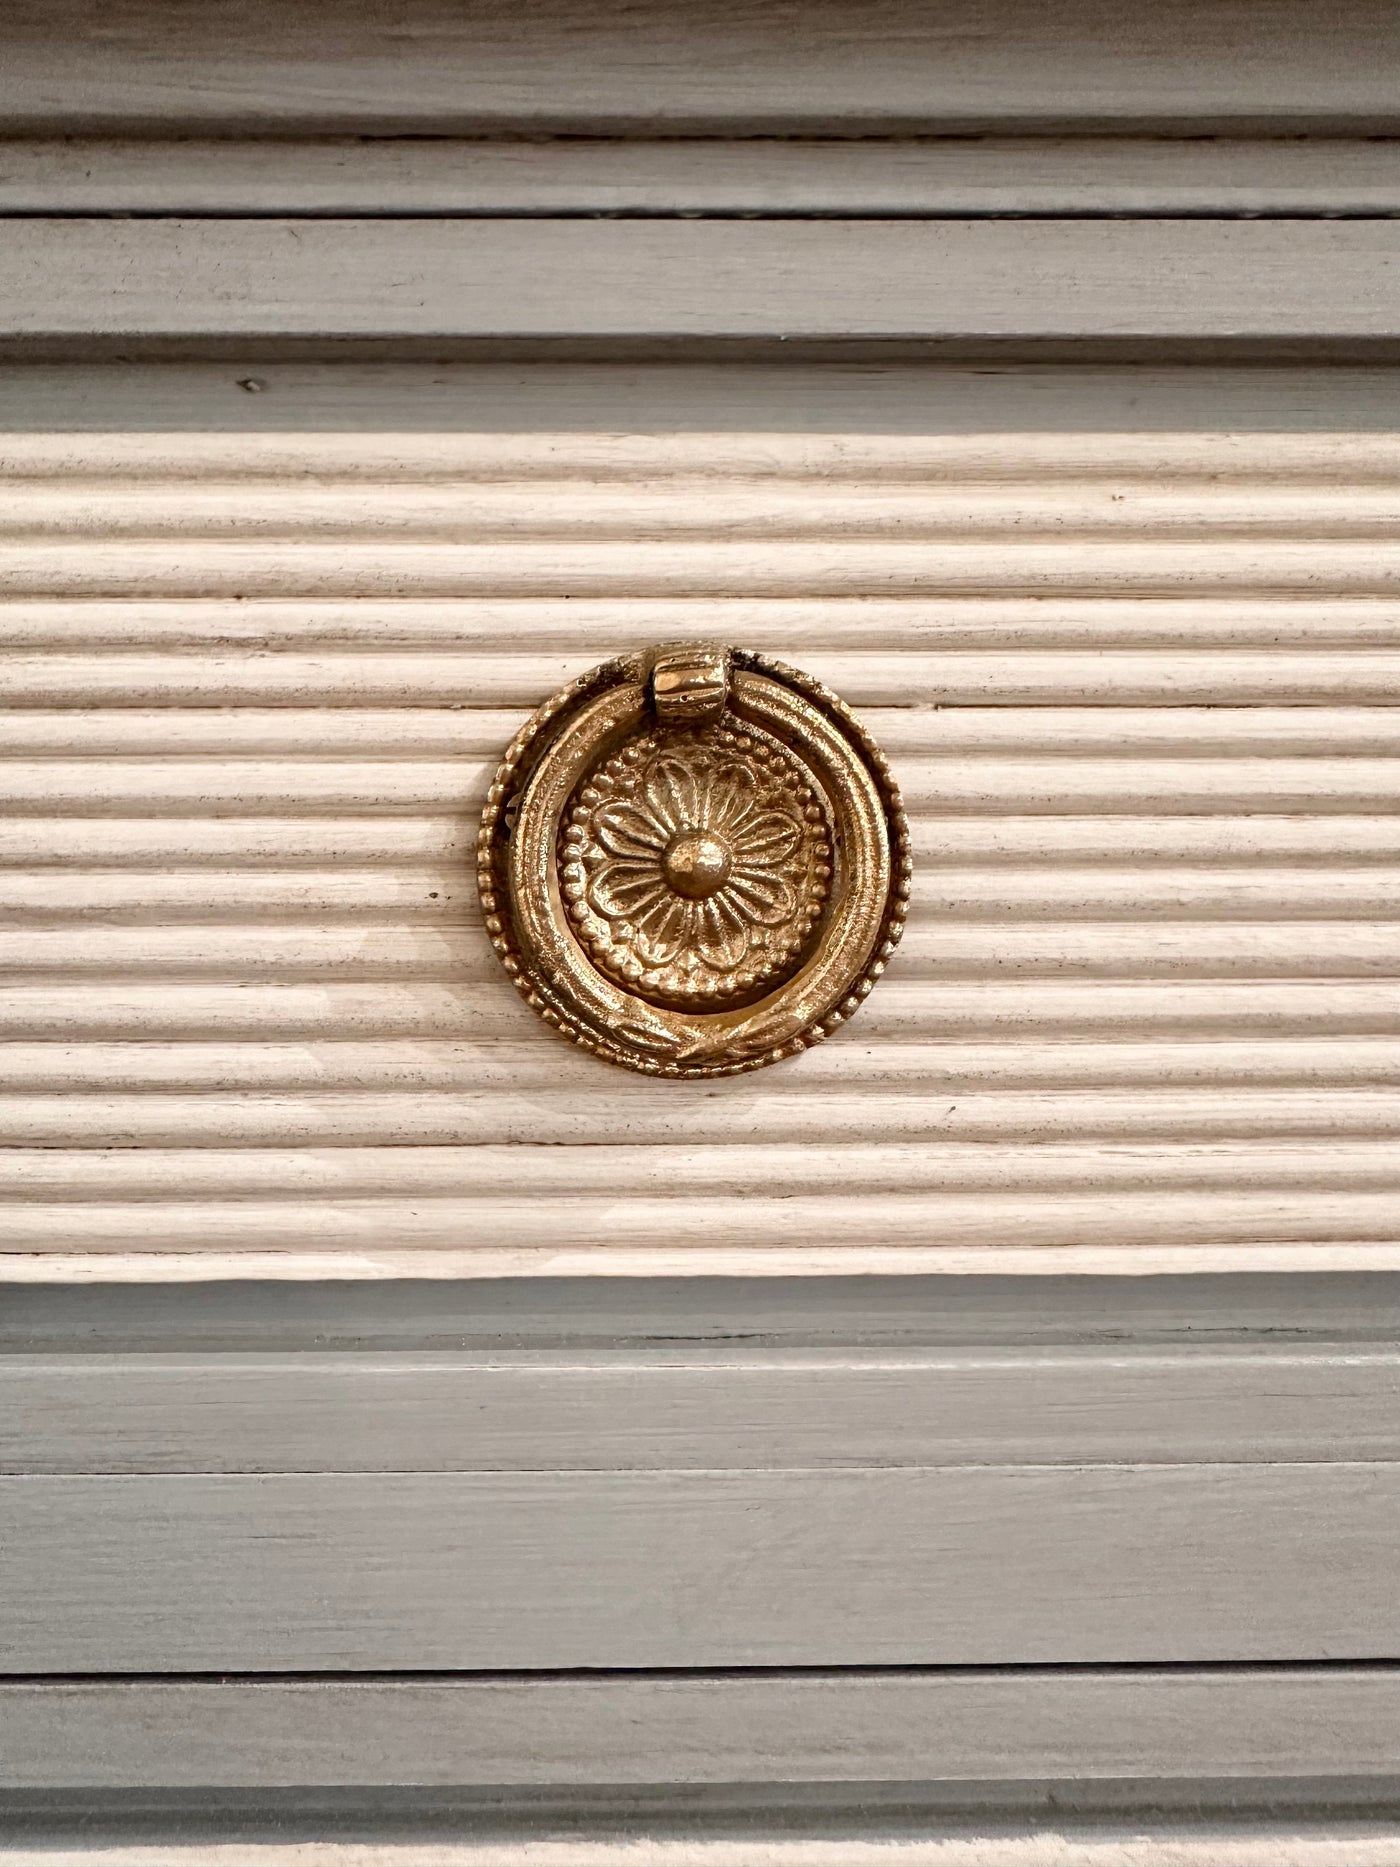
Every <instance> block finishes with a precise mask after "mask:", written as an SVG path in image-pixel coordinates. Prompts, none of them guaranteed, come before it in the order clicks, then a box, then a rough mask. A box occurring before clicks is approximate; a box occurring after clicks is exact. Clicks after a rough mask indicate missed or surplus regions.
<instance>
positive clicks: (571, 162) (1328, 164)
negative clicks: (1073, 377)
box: [0, 136, 1400, 216]
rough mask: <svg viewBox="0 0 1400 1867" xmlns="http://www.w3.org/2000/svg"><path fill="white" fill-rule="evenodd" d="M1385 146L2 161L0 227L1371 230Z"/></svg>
mask: <svg viewBox="0 0 1400 1867" xmlns="http://www.w3.org/2000/svg"><path fill="white" fill-rule="evenodd" d="M1397 208H1400V169H1397V164H1396V159H1395V155H1394V153H1393V151H1392V148H1391V147H1390V146H1389V145H1387V144H1385V143H1379V144H1378V143H1376V142H1372V141H1363V140H1360V139H1357V140H1351V139H1347V138H1343V137H1335V138H1327V139H1316V140H1313V141H1304V140H1299V141H1297V142H1289V141H1283V140H1278V139H1269V138H1263V137H1260V138H1257V139H1244V138H1242V139H1239V140H1224V139H1212V140H1209V141H1204V142H1197V141H1183V140H1175V139H1171V138H1167V137H1160V138H1153V137H1135V138H1131V139H1125V138H1123V137H1109V136H1103V137H1095V136H1081V137H1074V138H1068V137H1067V138H1063V139H1060V138H1053V137H1025V138H1017V137H1002V138H994V137H981V138H978V139H976V140H975V141H973V140H964V139H961V138H949V139H946V140H929V141H922V140H914V139H908V140H897V139H891V140H877V139H874V138H872V139H869V140H859V139H848V140H844V141H838V140H836V139H834V138H832V139H821V138H815V137H814V138H808V139H802V138H797V137H793V138H790V139H785V140H780V139H776V138H775V139H773V140H771V141H763V140H760V139H757V138H752V137H750V138H746V139H744V140H742V141H741V142H739V143H738V144H737V145H735V144H734V143H731V142H728V141H724V140H719V139H714V140H709V141H702V140H696V139H691V140H687V139H684V138H676V139H674V140H668V141H664V142H661V141H654V142H649V141H646V140H643V139H641V138H637V139H633V140H615V141H609V140H604V139H601V138H598V139H590V138H587V137H576V138H571V139H567V140H556V141H552V142H544V143H531V142H506V141H500V142H487V141H480V140H473V141H465V140H463V141H454V140H452V139H450V138H438V139H430V140H423V141H415V140H412V139H405V140H397V139H388V138H386V139H383V140H375V139H373V138H367V137H360V138H353V139H352V138H349V137H346V138H331V137H327V138H320V139H316V140H311V139H307V138H302V139H298V140H295V141H293V140H290V139H288V140H281V141H279V140H278V139H277V138H276V137H265V138H259V139H257V140H255V141H254V140H249V141H244V142H230V141H223V142H200V141H198V140H197V139H195V138H193V137H184V138H182V139H181V140H180V141H179V142H178V143H176V144H173V145H172V144H170V143H165V142H160V141H147V142H142V141H137V140H134V139H132V140H120V139H116V138H108V139H100V138H97V137H88V138H81V139H79V138H73V139H67V140H64V141H45V140H44V139H42V138H39V137H35V138H33V139H29V140H24V141H20V140H14V141H11V142H8V143H6V144H0V211H4V212H6V213H16V212H22V213H30V214H33V213H40V214H42V213H49V214H53V213H65V214H74V213H76V214H94V213H111V212H120V213H162V214H210V213H257V214H268V213H274V214H275V213H283V214H292V213H294V214H332V215H341V214H365V213H400V214H451V213H471V214H483V213H484V214H491V213H495V214H502V213H505V214H509V213H516V214H521V213H532V214H561V213H648V212H651V213H661V214H666V215H672V214H676V213H697V212H699V213H768V214H782V213H794V212H796V213H840V214H863V215H883V214H908V215H915V216H917V215H925V214H958V213H1017V212H1020V213H1026V212H1035V213H1051V214H1056V213H1059V214H1063V213H1076V212H1078V213H1139V214H1141V213H1202V212H1216V213H1226V214H1229V213H1235V214H1238V213H1308V212H1313V213H1326V212H1333V213H1338V212H1341V213H1367V212H1369V213H1378V212H1379V213H1383V212H1387V211H1393V210H1395V209H1397Z"/></svg>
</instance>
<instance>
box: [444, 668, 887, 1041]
mask: <svg viewBox="0 0 1400 1867" xmlns="http://www.w3.org/2000/svg"><path fill="white" fill-rule="evenodd" d="M910 872H911V864H910V858H909V840H908V827H907V825H906V823H905V818H904V811H903V809H902V807H901V804H900V801H899V792H898V790H897V788H896V786H895V783H894V780H893V778H892V777H891V775H890V770H889V766H888V764H887V762H886V760H885V757H884V755H883V753H881V752H880V750H879V748H878V747H877V746H876V745H875V744H874V743H873V742H872V740H871V739H870V737H869V735H868V734H867V733H866V732H865V731H864V729H863V728H862V727H861V726H860V725H859V724H858V723H857V722H856V720H855V719H854V717H853V716H852V714H851V713H850V711H849V709H848V708H847V707H846V706H845V704H844V703H843V702H842V701H841V700H839V699H838V698H837V697H836V695H835V694H833V693H832V692H831V691H830V690H829V689H828V688H825V687H823V686H822V685H821V684H820V683H819V682H817V681H814V680H813V679H811V677H810V676H808V675H805V674H800V673H798V672H797V670H796V669H793V668H789V667H785V666H784V665H783V664H782V663H780V662H776V661H769V660H766V659H765V658H764V657H763V656H760V655H755V654H751V653H749V652H747V651H746V650H743V649H728V648H722V647H719V646H716V645H714V644H711V643H680V644H666V645H664V646H662V647H659V648H652V649H648V650H646V651H645V652H644V653H641V654H638V655H633V656H624V657H621V658H619V659H618V660H616V661H610V662H606V663H605V664H604V665H603V666H602V667H599V668H595V669H593V671H592V672H591V673H589V674H585V675H583V676H582V677H581V678H580V679H579V680H577V681H575V682H574V683H573V685H572V686H571V687H568V688H566V689H565V690H564V692H563V693H561V694H556V695H555V697H554V698H553V699H552V700H549V701H547V702H546V703H545V705H544V706H542V707H541V708H540V709H539V711H538V712H537V713H536V714H535V715H534V716H533V718H532V719H531V720H530V721H529V722H528V723H527V724H526V725H525V726H524V727H523V728H522V730H521V731H520V732H519V733H518V734H517V735H516V737H515V739H514V741H513V742H512V744H511V746H510V749H509V750H508V752H507V753H506V756H505V759H504V761H503V763H502V764H501V767H500V769H499V771H498V772H497V773H496V781H495V783H494V784H493V785H492V787H491V791H490V794H489V797H488V799H487V804H486V809H485V812H484V814H483V817H482V824H481V836H480V842H479V853H478V879H479V883H480V888H481V901H482V908H483V910H484V912H485V915H486V929H487V932H488V933H489V934H490V936H491V940H492V943H493V945H494V946H495V948H496V951H497V953H498V954H499V955H500V957H501V960H502V963H503V964H504V966H505V968H506V970H507V972H508V973H509V974H510V975H511V977H512V978H513V979H514V981H515V984H516V986H517V988H518V990H519V991H520V992H521V994H522V995H523V996H524V998H525V999H526V1001H527V1002H528V1003H529V1004H530V1005H531V1006H533V1008H534V1009H535V1010H536V1011H538V1012H539V1014H540V1015H541V1017H543V1018H544V1019H545V1021H546V1022H547V1023H549V1024H551V1025H553V1026H554V1027H555V1029H556V1030H558V1032H559V1033H560V1035H561V1036H563V1037H567V1038H569V1039H570V1040H571V1041H572V1042H574V1043H577V1044H580V1045H582V1046H583V1048H584V1049H586V1050H591V1051H594V1052H596V1054H597V1055H598V1056H600V1057H603V1058H605V1059H606V1060H607V1061H608V1062H610V1063H618V1064H622V1065H625V1066H626V1067H627V1068H629V1069H634V1070H643V1071H646V1072H647V1073H648V1074H650V1075H654V1076H670V1077H682V1076H686V1077H693V1076H728V1075H733V1074H735V1073H736V1072H738V1071H742V1070H754V1069H759V1068H761V1067H762V1066H763V1065H764V1064H766V1063H775V1062H777V1061H778V1059H779V1058H781V1057H788V1056H795V1055H796V1054H797V1053H798V1052H799V1051H801V1050H804V1049H806V1048H807V1047H808V1046H809V1045H811V1044H815V1043H819V1042H820V1041H821V1039H822V1038H824V1037H826V1036H828V1035H829V1034H830V1032H832V1031H833V1030H835V1029H836V1027H837V1026H838V1025H839V1024H841V1023H842V1022H843V1021H844V1020H845V1019H846V1018H848V1017H849V1016H850V1015H851V1013H852V1012H853V1011H855V1010H856V1009H857V1007H858V1006H859V1004H860V1002H861V1000H862V999H863V998H865V996H866V995H867V994H868V993H869V991H870V989H871V987H872V985H873V984H874V982H875V981H876V979H877V978H878V977H879V975H880V974H881V973H882V972H883V971H884V968H885V962H886V960H887V959H888V958H889V956H890V954H891V953H892V952H893V951H894V947H895V943H896V942H897V941H898V939H899V936H900V933H901V931H902V929H903V925H904V917H905V912H906V910H907V907H908V901H909V879H910Z"/></svg>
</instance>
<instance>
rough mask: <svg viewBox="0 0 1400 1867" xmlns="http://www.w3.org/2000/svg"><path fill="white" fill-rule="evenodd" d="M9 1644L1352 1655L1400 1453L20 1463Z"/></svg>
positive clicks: (2, 1623)
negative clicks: (952, 1461)
mask: <svg viewBox="0 0 1400 1867" xmlns="http://www.w3.org/2000/svg"><path fill="white" fill-rule="evenodd" d="M0 1525H3V1538H2V1539H0V1670H3V1671H5V1672H12V1673H59V1672H84V1673H102V1672H148V1673H159V1672H172V1671H173V1672H208V1671H218V1672H222V1671H257V1672H266V1671H277V1672H285V1671H343V1670H350V1671H355V1670H384V1669H405V1668H406V1669H410V1670H415V1671H417V1670H423V1669H427V1670H444V1669H446V1670H453V1671H457V1670H469V1671H478V1670H501V1669H504V1670H537V1669H548V1670H558V1669H574V1668H579V1667H585V1668H608V1669H617V1668H622V1669H632V1668H656V1667H703V1668H715V1667H730V1666H869V1665H900V1666H907V1665H1005V1664H1062V1663H1066V1662H1073V1663H1081V1664H1087V1663H1125V1662H1152V1663H1166V1662H1194V1663H1207V1662H1227V1661H1228V1662H1235V1661H1279V1662H1283V1661H1299V1660H1310V1661H1311V1660H1356V1659H1369V1658H1375V1657H1384V1656H1389V1655H1391V1654H1393V1653H1394V1652H1396V1651H1397V1643H1400V1598H1397V1593H1396V1589H1395V1586H1394V1570H1395V1558H1394V1552H1395V1548H1396V1543H1397V1538H1400V1469H1398V1468H1397V1467H1396V1466H1395V1465H1393V1464H1366V1463H1338V1464H1334V1465H1273V1466H1269V1465H1182V1466H1170V1465H1167V1466H1163V1465H1157V1466H1132V1465H1125V1466H1100V1467H1083V1468H1075V1467H1068V1468H1063V1467H1043V1466H1020V1467H1017V1466H1009V1467H982V1468H961V1469H959V1468H948V1469H912V1468H911V1469H902V1470H883V1469H879V1470H872V1469H863V1470H841V1471H791V1470H788V1471H765V1472H745V1471H718V1472H703V1471H687V1472H608V1471H602V1472H555V1473H544V1472H539V1473H536V1472H516V1473H479V1474H457V1473H445V1474H444V1473H431V1474H423V1473H369V1474H343V1473H307V1474H287V1475H279V1476H245V1475H237V1476H225V1475H215V1476H209V1475H195V1474H191V1475H188V1476H176V1477H171V1476H157V1477H150V1476H140V1477H129V1476H110V1477H76V1478H75V1477H20V1478H6V1479H0Z"/></svg>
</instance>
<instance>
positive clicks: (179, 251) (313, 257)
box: [0, 217, 1400, 354]
mask: <svg viewBox="0 0 1400 1867" xmlns="http://www.w3.org/2000/svg"><path fill="white" fill-rule="evenodd" d="M6 248H7V268H6V272H5V275H4V279H3V281H0V341H3V342H6V343H11V344H20V345H23V344H26V343H27V344H29V345H30V346H36V345H43V344H59V345H62V344H63V343H65V342H68V343H72V342H74V341H77V342H81V343H84V344H86V345H89V346H90V345H92V344H93V343H98V342H100V341H102V340H106V341H107V342H108V343H113V342H116V343H124V344H126V345H128V346H130V345H132V344H144V343H149V344H151V345H154V346H157V347H159V346H160V345H162V344H164V345H167V346H169V345H175V346H179V345H195V346H198V345H200V344H204V343H210V342H218V343H224V342H237V343H242V344H249V345H254V346H256V345H258V344H260V343H276V342H279V341H282V340H288V341H295V340H299V339H300V340H305V339H311V340H314V342H315V343H316V344H317V345H318V346H319V347H322V348H324V347H325V346H327V345H333V344H335V343H337V342H340V341H346V342H350V341H354V340H362V341H364V342H368V343H371V344H380V345H383V344H386V343H387V344H397V345H402V344H411V343H414V342H418V343H427V344H429V345H436V346H442V345H447V346H451V345H453V344H457V343H462V344H467V345H471V344H478V343H487V344H489V343H492V342H496V341H500V340H506V341H515V340H525V341H529V342H535V343H539V342H541V341H550V340H558V341H559V342H560V343H562V344H565V345H568V346H574V347H577V346H578V345H580V344H588V343H590V342H591V343H594V344H601V345H604V346H606V345H609V344H612V345H620V346H623V347H626V346H629V345H630V346H637V345H642V346H645V345H647V344H652V343H662V344H665V343H668V342H671V341H672V340H679V341H683V342H686V343H692V344H694V343H697V342H703V341H709V342H729V341H734V342H737V343H743V342H746V341H762V340H774V341H777V342H779V343H784V344H785V343H789V342H801V341H804V340H807V341H813V342H817V343H821V342H827V341H835V342H846V341H848V340H855V341H872V342H880V341H885V340H896V341H905V342H908V341H913V342H916V343H918V344H928V343H935V344H937V343H941V344H946V345H959V344H971V345H973V346H977V345H985V343H986V342H988V341H989V340H995V341H1000V342H1008V341H1012V342H1014V341H1027V342H1035V343H1051V344H1056V343H1069V344H1074V343H1080V342H1093V341H1105V342H1119V343H1124V342H1126V343H1128V344H1130V345H1133V344H1137V345H1145V346H1146V347H1148V348H1150V344H1151V341H1152V340H1160V339H1181V340H1187V341H1198V340H1205V341H1207V342H1210V343H1214V344H1221V343H1227V342H1236V343H1240V342H1252V343H1255V344H1268V343H1270V342H1280V341H1282V342H1285V343H1298V342H1321V343H1323V344H1325V345H1331V346H1335V345H1337V344H1339V343H1341V344H1345V343H1346V342H1347V341H1349V340H1363V341H1364V340H1392V341H1393V340H1394V339H1395V338H1396V337H1397V336H1398V335H1400V286H1397V283H1396V281H1397V278H1400V228H1397V227H1396V225H1395V223H1394V222H1392V221H1388V220H1384V219H1380V220H1349V221H1307V222H1291V221H1290V222H1288V223H1286V224H1283V223H1275V222H1271V221H1267V220H1254V221H1251V220H1239V221H1229V220H1179V219H1178V220H1172V219H1156V220H1132V221H1093V220H1073V219H1070V220H1027V221H1005V220H980V221H979V220H964V221H957V220H942V221H929V222H924V223H920V224H919V225H917V226H911V225H910V224H909V223H908V222H906V221H900V220H888V221H876V220H852V221H800V220H788V221H782V222H748V221H733V220H730V221H723V220H708V221H701V220H683V221H655V220H651V221H648V220H582V221H580V220H533V219H528V218H527V219H485V220H474V221H463V220H458V221H448V222H443V223H442V224H441V225H439V226H437V227H436V228H435V230H434V236H433V239H432V240H431V241H430V242H425V241H424V240H423V238H422V232H421V229H420V227H418V226H417V225H416V224H415V223H414V222H412V221H403V220H363V219H361V220H356V219H341V220H336V221H327V220H311V221H305V220H303V221H297V220H286V219H283V220H275V219H274V220H258V221H249V220H209V219H198V218H186V219H179V218H171V219H158V220H123V219H102V218H96V219H94V218H81V217H74V218H62V217H56V218H42V217H40V218H33V219H19V220H16V221H15V223H14V224H13V225H12V226H11V227H10V228H9V229H8V231H7V236H6ZM872 277H878V278H879V280H880V290H879V292H871V291H870V289H869V281H870V279H871V278H872ZM434 354H440V352H435V353H434Z"/></svg>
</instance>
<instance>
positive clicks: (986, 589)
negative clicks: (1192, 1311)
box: [0, 233, 1400, 600]
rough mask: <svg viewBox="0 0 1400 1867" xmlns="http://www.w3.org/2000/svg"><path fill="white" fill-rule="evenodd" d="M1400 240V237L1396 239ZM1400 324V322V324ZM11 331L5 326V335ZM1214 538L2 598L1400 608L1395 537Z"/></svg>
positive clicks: (287, 562) (578, 555)
mask: <svg viewBox="0 0 1400 1867" xmlns="http://www.w3.org/2000/svg"><path fill="white" fill-rule="evenodd" d="M1397 241H1400V233H1398V234H1397ZM1397 323H1400V312H1397ZM2 329H3V327H2V326H0V331H2ZM1296 533H1297V528H1296V527H1294V528H1293V529H1292V530H1291V531H1290V532H1289V534H1288V535H1287V536H1281V537H1269V536H1261V537H1257V538H1255V537H1249V536H1243V537H1242V536H1238V535H1236V536H1223V537H1217V538H1212V537H1209V536H1200V537H1191V536H1186V537H1183V538H1179V539H1170V538H1161V537H1152V538H1137V539H1123V538H1094V539H1074V538H1067V539H1061V538H1053V537H1041V538H1020V537H1006V538H990V539H987V540H978V539H972V540H968V539H966V538H964V537H954V538H946V539H934V540H927V541H914V542H910V541H907V540H904V539H869V538H860V537H856V538H854V539H852V540H850V541H846V542H840V541H833V540H831V539H830V538H826V537H823V538H821V539H813V540H792V539H786V538H785V539H779V540H776V541H773V540H754V541H749V540H744V539H739V540H737V541H730V540H729V539H716V540H701V541H694V540H690V539H674V540H664V541H662V540H657V539H651V538H642V539H639V540H636V541H633V540H631V539H627V540H616V541H608V540H597V541H594V540H589V541H582V542H579V541H574V540H571V539H559V540H554V539H547V540H527V541H522V542H514V541H502V542H500V543H497V544H492V543H485V544H457V543H452V542H447V543H444V542H441V541H439V540H437V539H426V540H417V539H389V540H382V541H381V540H379V539H377V538H375V537H373V536H369V537H366V536H365V535H364V534H363V533H359V534H356V535H355V536H354V537H353V538H348V539H343V540H340V541H330V540H326V539H316V538H309V539H306V538H301V537H296V536H287V537H283V538H272V539H249V540H241V539H232V540H230V539H222V538H213V539H198V540H188V539H172V540H164V539H135V540H133V539H127V538H116V539H110V538H106V537H103V538H102V539H101V540H100V541H98V540H93V541H91V542H84V543H73V542H69V541H66V540H55V541H53V542H37V543H35V542H30V541H28V540H21V541H18V542H10V543H9V544H7V546H6V549H5V554H4V559H3V562H0V596H3V597H10V598H21V597H28V598H68V599H73V598H106V599H117V598H122V599H128V600H129V599H132V598H139V597H140V596H141V595H142V594H143V593H146V592H149V593H150V594H151V595H152V596H162V597H184V598H192V597H204V596H207V597H214V598H218V597H230V596H236V595H238V594H239V593H240V592H245V593H246V594H247V595H249V596H252V597H277V596H286V595H287V594H288V593H291V594H294V595H299V596H304V597H319V598H331V597H340V598H356V597H370V598H375V599H378V598H382V597H396V596H404V595H413V596H421V597H449V598H450V597H457V598H461V599H464V600H465V599H469V598H471V599H477V598H486V597H512V596H513V597H540V598H542V597H551V596H552V597H558V598H564V597H567V596H569V595H571V594H573V593H574V592H577V593H578V594H579V595H581V596H585V597H592V598H594V599H601V598H607V597H614V598H625V597H632V598H645V597H652V598H653V599H656V600H667V599H680V598H691V599H694V598H696V597H703V598H706V599H710V600H719V599H722V598H728V597H740V598H743V597H747V598H755V597H788V598H791V597H795V596H801V595H803V594H806V593H810V594H811V595H813V596H815V597H833V598H834V597H861V596H865V595H868V594H869V593H870V592H871V591H873V590H879V591H882V592H885V593H887V594H888V595H890V596H904V597H913V596H921V595H925V596H928V597H930V598H934V597H940V596H959V595H975V594H982V593H992V594H1004V595H1006V596H1028V597H1032V596H1040V595H1049V596H1056V595H1065V596H1080V597H1085V596H1089V595H1092V594H1094V593H1095V592H1098V593H1100V594H1102V595H1105V596H1114V595H1124V596H1131V595H1140V596H1161V597H1166V596H1176V595H1188V594H1197V593H1199V592H1200V591H1201V590H1209V591H1219V593H1220V594H1221V595H1222V596H1224V597H1269V596H1277V597H1286V596H1300V597H1301V596H1308V595H1314V594H1316V593H1317V592H1319V591H1334V592H1335V593H1336V594H1337V595H1338V596H1342V597H1351V596H1357V597H1363V596H1391V597H1393V596H1395V595H1396V593H1397V592H1400V544H1397V543H1396V542H1395V540H1394V537H1393V535H1387V536H1385V537H1381V538H1366V537H1357V538H1317V539H1311V538H1299V537H1298V536H1297V535H1296Z"/></svg>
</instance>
